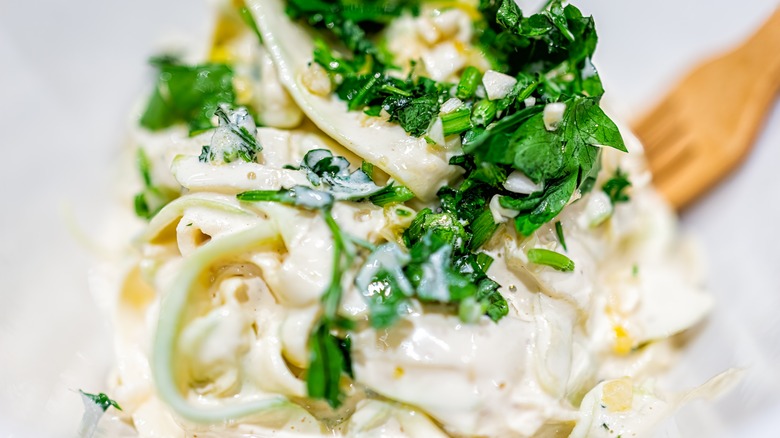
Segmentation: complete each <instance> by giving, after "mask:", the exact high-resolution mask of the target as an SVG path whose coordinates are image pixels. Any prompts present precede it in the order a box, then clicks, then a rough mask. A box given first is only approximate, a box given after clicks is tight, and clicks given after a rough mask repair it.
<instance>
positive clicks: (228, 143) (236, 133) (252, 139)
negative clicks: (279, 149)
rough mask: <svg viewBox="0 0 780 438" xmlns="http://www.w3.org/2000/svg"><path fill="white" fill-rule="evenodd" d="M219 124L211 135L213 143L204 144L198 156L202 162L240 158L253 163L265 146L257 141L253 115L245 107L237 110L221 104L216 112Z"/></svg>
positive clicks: (230, 160) (231, 160) (228, 161)
mask: <svg viewBox="0 0 780 438" xmlns="http://www.w3.org/2000/svg"><path fill="white" fill-rule="evenodd" d="M214 115H216V116H217V118H218V119H219V126H218V127H217V129H216V130H215V131H214V135H213V136H212V137H211V144H210V145H206V146H203V148H202V149H201V152H200V156H199V157H198V161H200V162H202V163H220V162H222V163H232V162H233V161H236V160H238V159H241V160H242V161H245V162H247V163H251V162H254V161H256V160H257V154H258V153H260V151H262V150H263V147H262V146H261V145H260V143H259V142H258V141H257V137H256V134H257V129H256V128H255V122H254V120H253V119H252V116H250V115H249V111H248V110H247V109H246V108H244V107H239V108H237V109H235V110H232V109H230V108H227V107H226V106H225V105H219V106H218V107H217V109H216V111H215V113H214Z"/></svg>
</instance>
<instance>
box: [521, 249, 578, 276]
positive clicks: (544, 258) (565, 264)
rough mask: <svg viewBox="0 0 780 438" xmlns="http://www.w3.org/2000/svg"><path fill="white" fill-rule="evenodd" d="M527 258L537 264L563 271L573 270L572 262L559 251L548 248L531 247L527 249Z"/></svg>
mask: <svg viewBox="0 0 780 438" xmlns="http://www.w3.org/2000/svg"><path fill="white" fill-rule="evenodd" d="M528 260H529V261H530V262H531V263H536V264H537V265H545V266H549V267H551V268H553V269H556V270H558V271H563V272H571V271H573V270H574V262H573V261H572V260H571V259H570V258H568V257H566V256H565V255H563V254H561V253H557V252H555V251H550V250H549V249H543V248H533V249H530V250H528Z"/></svg>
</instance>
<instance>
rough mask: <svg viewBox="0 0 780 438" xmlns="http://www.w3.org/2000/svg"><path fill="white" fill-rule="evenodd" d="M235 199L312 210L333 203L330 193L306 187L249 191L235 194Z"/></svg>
mask: <svg viewBox="0 0 780 438" xmlns="http://www.w3.org/2000/svg"><path fill="white" fill-rule="evenodd" d="M236 198H238V200H239V201H245V202H262V201H269V202H278V203H280V204H287V205H295V206H298V207H304V208H308V209H312V210H316V209H320V208H326V207H329V206H332V205H333V201H334V200H333V196H332V195H331V194H330V193H326V192H323V191H320V190H314V189H312V188H309V187H306V186H293V187H292V188H290V189H281V190H249V191H246V192H241V193H239V194H237V195H236Z"/></svg>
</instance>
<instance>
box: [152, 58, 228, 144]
mask: <svg viewBox="0 0 780 438" xmlns="http://www.w3.org/2000/svg"><path fill="white" fill-rule="evenodd" d="M151 64H152V65H153V66H155V67H157V69H158V70H159V75H158V77H157V85H156V86H155V87H154V91H153V92H152V96H151V98H150V99H149V103H148V104H147V106H146V110H145V111H144V113H143V115H142V116H141V121H140V123H141V126H143V127H144V128H147V129H150V130H152V131H156V130H159V129H164V128H168V127H171V126H173V125H175V124H177V123H186V124H187V125H188V126H189V127H190V134H195V133H198V132H200V131H203V130H206V129H210V128H213V127H214V126H213V124H212V122H211V118H212V116H213V115H214V113H215V112H216V111H217V108H219V105H220V104H227V105H229V106H235V100H236V92H235V90H234V89H233V70H232V69H231V68H230V67H229V66H227V65H225V64H217V63H211V64H203V65H195V66H189V65H184V64H180V63H179V62H178V61H177V60H176V59H175V58H172V57H158V58H153V59H152V60H151Z"/></svg>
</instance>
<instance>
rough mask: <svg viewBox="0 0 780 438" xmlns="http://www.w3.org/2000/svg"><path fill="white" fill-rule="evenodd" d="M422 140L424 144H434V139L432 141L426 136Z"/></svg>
mask: <svg viewBox="0 0 780 438" xmlns="http://www.w3.org/2000/svg"><path fill="white" fill-rule="evenodd" d="M423 139H424V140H425V142H426V143H428V144H436V140H434V139H432V138H430V137H428V136H427V135H426V136H425V137H423Z"/></svg>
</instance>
